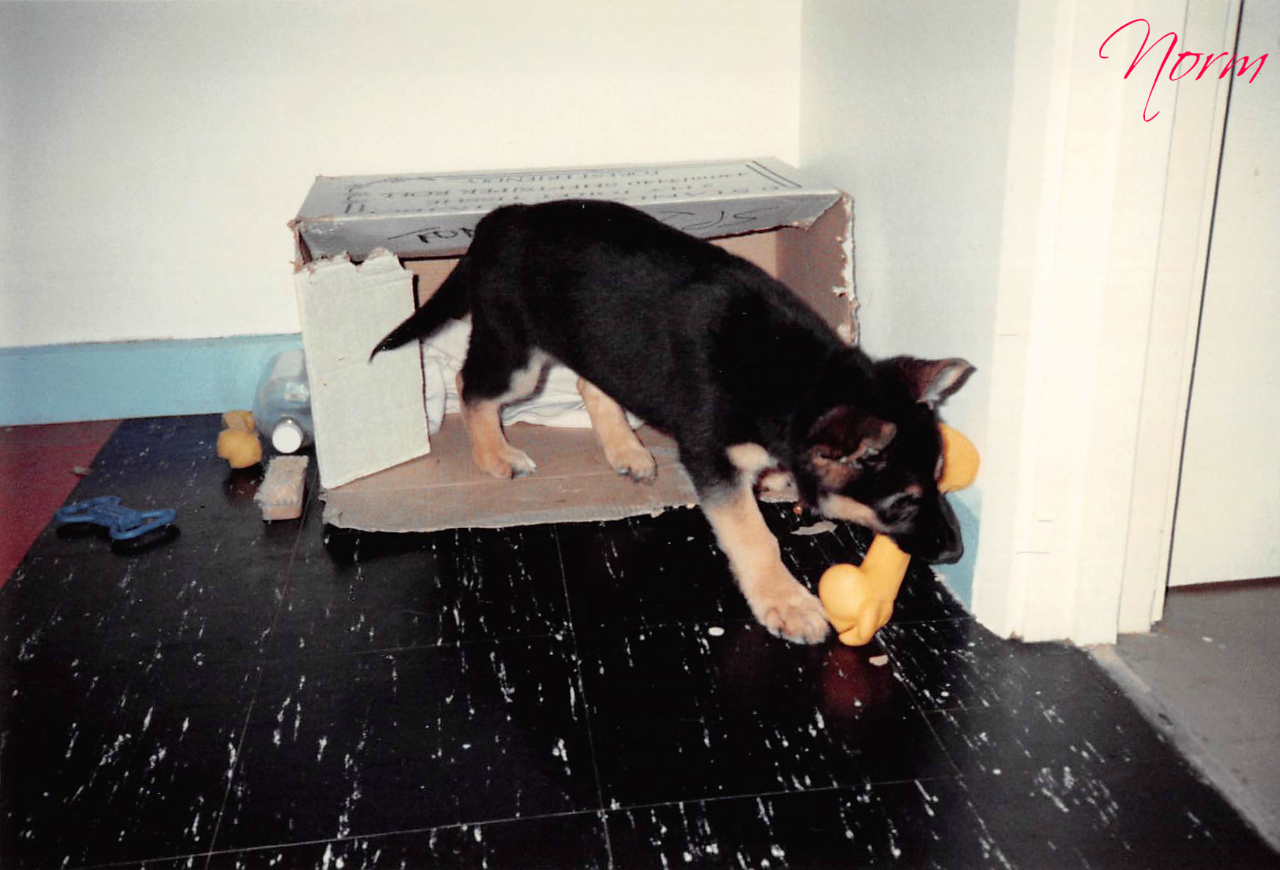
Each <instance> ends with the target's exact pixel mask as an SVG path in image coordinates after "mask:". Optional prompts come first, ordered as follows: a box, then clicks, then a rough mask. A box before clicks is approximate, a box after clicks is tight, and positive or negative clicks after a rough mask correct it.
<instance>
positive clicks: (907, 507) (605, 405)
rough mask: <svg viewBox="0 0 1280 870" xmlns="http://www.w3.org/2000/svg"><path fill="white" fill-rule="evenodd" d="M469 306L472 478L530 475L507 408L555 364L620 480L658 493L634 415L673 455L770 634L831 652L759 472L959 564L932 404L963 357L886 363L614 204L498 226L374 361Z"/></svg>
mask: <svg viewBox="0 0 1280 870" xmlns="http://www.w3.org/2000/svg"><path fill="white" fill-rule="evenodd" d="M468 312H470V313H471V318H472V321H471V322H472V333H471V345H470V348H469V349H468V352H467V358H466V361H465V363H464V364H463V366H462V371H461V372H460V373H459V377H458V381H459V383H458V386H459V392H460V395H461V397H462V419H463V422H464V423H465V425H466V428H467V432H468V434H469V435H470V438H471V442H472V451H473V457H474V459H475V462H476V464H477V465H478V466H479V467H480V468H482V469H484V470H485V471H486V472H488V473H489V474H492V475H493V476H495V477H500V478H508V477H513V476H517V475H523V474H531V473H533V471H534V469H535V465H534V462H533V460H532V459H530V458H529V456H528V455H526V454H525V453H524V452H523V451H522V450H520V449H518V448H516V447H513V446H512V445H511V444H509V443H508V442H507V440H506V438H505V436H504V435H503V431H502V424H501V420H500V417H499V411H500V409H501V408H502V406H503V405H504V404H506V403H509V402H513V401H516V400H518V399H523V398H526V397H528V396H529V395H530V394H531V393H532V392H533V391H534V390H535V389H536V387H537V384H538V381H539V376H540V374H541V372H542V369H543V367H544V366H545V365H546V364H547V362H548V360H550V359H552V358H554V359H556V360H559V361H560V362H562V363H564V364H565V365H566V366H568V367H569V368H571V369H572V370H574V371H575V372H577V373H578V374H579V376H580V380H579V382H578V387H579V390H580V392H581V393H582V398H583V401H584V402H585V404H586V408H587V411H588V413H589V414H590V417H591V421H592V424H593V427H594V429H595V432H596V435H597V436H598V439H599V441H600V443H601V445H602V446H603V448H604V451H605V455H606V457H607V458H608V461H609V463H610V464H611V465H612V466H613V468H614V469H616V470H617V471H618V472H619V473H620V474H626V475H628V476H630V477H632V478H634V479H635V480H637V481H641V482H645V481H650V480H652V479H653V476H654V473H655V463H654V459H653V457H652V455H650V453H649V452H648V451H647V450H646V449H645V447H644V445H643V444H641V443H640V440H639V439H638V438H637V437H636V434H635V433H634V432H633V431H632V429H631V427H630V426H629V425H628V423H627V419H626V414H625V412H624V411H623V408H626V409H627V410H629V411H632V412H634V413H635V414H637V415H638V416H640V417H641V418H643V419H644V420H645V421H647V422H648V423H650V424H651V425H653V426H655V427H656V428H658V429H660V430H662V431H664V432H667V433H669V434H670V435H671V437H672V438H673V439H674V440H675V441H676V443H677V445H678V446H679V451H680V461H681V463H682V464H683V466H684V468H685V470H686V471H687V472H688V474H689V476H690V478H691V479H692V481H693V484H694V486H695V488H696V489H697V493H698V497H699V501H700V503H701V506H702V510H703V512H704V513H705V514H706V517H707V520H708V521H709V522H710V524H711V527H712V529H713V530H714V532H715V535H716V540H717V542H718V543H719V545H720V549H721V550H722V551H723V552H724V554H725V555H726V556H727V557H728V560H729V565H730V568H731V569H732V572H733V576H734V578H735V579H736V580H737V583H738V585H739V587H740V588H741V590H742V593H743V594H744V595H745V596H746V599H747V602H748V603H749V604H750V606H751V610H752V612H753V613H754V614H755V616H756V618H757V619H758V620H759V621H760V623H761V624H762V625H763V626H764V627H765V628H767V629H768V630H769V631H770V632H772V633H773V634H775V635H778V636H781V637H784V638H786V639H788V640H791V641H796V642H801V643H817V642H819V641H821V640H822V639H823V638H824V637H826V635H827V628H828V626H827V620H826V617H825V615H824V613H823V610H822V605H821V604H820V603H819V601H818V599H817V598H816V597H815V596H814V595H812V594H811V593H810V592H809V591H808V590H807V589H806V588H805V587H804V586H802V585H801V584H800V583H799V582H797V581H796V579H795V578H794V577H792V576H791V573H790V572H789V571H788V570H787V568H786V567H785V566H784V565H783V563H782V560H781V558H780V551H779V547H778V542H777V540H776V539H775V538H774V537H773V535H772V534H770V532H769V530H768V528H767V527H766V525H765V522H764V519H763V517H762V516H761V514H760V510H759V508H758V506H757V504H756V500H755V497H754V495H753V492H752V484H753V481H754V480H755V478H756V477H757V476H758V475H759V474H760V473H761V472H762V471H763V470H765V469H769V468H777V467H781V468H783V469H785V470H786V471H788V472H790V473H791V474H792V475H793V477H794V478H795V483H796V488H797V491H798V492H799V496H800V499H801V501H802V503H803V504H805V505H806V506H808V507H810V508H813V509H816V510H817V511H818V512H819V513H821V514H822V515H824V516H827V517H830V518H833V519H842V520H851V521H853V522H855V523H859V524H861V525H863V526H867V527H869V528H871V529H873V530H875V531H876V532H879V533H881V534H884V535H888V536H889V537H891V538H892V539H893V540H894V541H895V542H896V543H897V544H898V545H899V546H900V547H901V548H902V549H903V550H904V551H906V552H907V553H910V554H911V555H913V556H916V557H919V558H921V559H925V560H927V561H931V562H947V561H954V560H956V559H958V558H959V557H960V555H961V553H962V546H961V541H960V531H959V526H958V524H957V522H956V518H955V515H954V514H953V513H952V512H951V509H950V507H949V506H948V505H947V503H946V502H945V501H944V500H943V498H942V497H941V496H940V495H939V493H938V489H937V483H936V482H937V478H938V475H939V473H940V471H941V464H942V455H941V449H942V445H941V441H940V436H939V434H938V417H937V408H938V405H939V404H940V403H941V402H942V401H943V400H944V399H946V398H947V397H948V396H950V395H951V394H952V393H954V392H955V391H956V390H958V389H959V388H960V387H961V386H962V385H963V384H964V382H965V381H966V380H967V379H968V377H969V376H970V375H971V374H972V373H973V371H974V369H973V366H971V365H969V363H967V362H965V361H964V360H962V359H944V360H920V359H914V358H910V357H896V358H894V359H888V360H883V361H879V362H874V361H872V360H871V359H870V358H869V357H868V356H867V355H866V354H864V353H863V352H862V351H861V350H859V349H858V348H856V347H852V346H850V345H848V344H847V343H846V342H844V341H843V340H842V339H841V338H840V337H839V336H838V335H837V334H836V333H835V331H834V330H832V329H831V328H830V327H829V326H828V325H827V324H826V323H825V322H824V321H823V320H822V319H821V318H820V317H818V315H817V314H816V313H815V312H814V311H812V310H811V309H810V308H808V307H807V306H806V305H805V304H804V303H803V302H801V301H800V300H799V299H798V298H797V297H796V296H795V295H794V294H793V293H791V292H790V291H789V290H788V289H787V288H786V287H784V286H783V285H782V284H780V283H778V282H777V281H776V280H774V279H773V278H771V277H769V276H768V275H767V274H766V273H765V272H763V271H762V270H761V269H759V268H757V267H756V266H754V265H752V264H751V263H748V262H747V261H745V260H743V259H741V258H739V257H736V256H734V255H732V254H729V253H727V252H725V251H723V250H721V249H720V248H718V247H716V246H714V245H712V244H710V243H708V242H704V241H700V240H698V239H695V238H693V237H691V236H689V235H686V234H685V233H682V232H680V231H678V230H675V229H672V228H671V227H668V226H666V225H664V224H663V223H661V222H660V221H658V220H656V219H654V218H652V217H649V216H648V215H646V214H644V213H643V212H640V211H637V210H636V209H633V208H630V207H628V206H624V205H620V204H617V203H610V202H596V201H577V200H565V201H558V202H550V203H545V204H541V205H529V206H524V205H513V206H506V207H503V208H499V209H497V210H495V211H493V212H492V213H490V214H489V215H487V216H485V217H484V218H483V219H482V220H481V221H480V223H479V225H478V226H477V227H476V230H475V235H474V237H473V240H472V242H471V246H470V249H469V250H468V251H467V253H466V255H465V256H463V258H462V259H461V260H460V261H459V262H458V265H457V266H456V267H455V269H454V271H453V273H452V274H451V275H450V276H449V278H448V279H447V280H446V281H445V282H444V284H443V285H441V287H440V288H439V290H438V291H437V292H436V293H435V295H433V296H432V297H431V298H430V299H429V300H428V301H427V302H426V304H424V305H423V306H422V307H421V308H419V309H418V311H417V312H416V313H415V314H414V315H413V316H411V317H410V318H409V319H407V320H406V321H405V322H404V323H402V324H401V325H400V326H398V327H396V328H395V329H394V330H392V332H391V333H390V334H388V335H387V337H386V338H384V339H383V340H382V341H381V342H380V343H379V344H378V346H377V347H376V348H374V350H373V354H371V356H370V358H371V359H372V356H373V355H376V354H377V353H379V352H380V351H384V350H388V349H390V348H394V347H398V346H400V345H403V344H406V343H407V342H409V341H411V340H413V339H415V338H423V337H426V336H429V335H430V334H431V333H432V332H433V331H435V330H436V329H437V328H439V327H440V326H441V325H442V324H444V323H445V322H446V321H447V320H448V319H450V318H458V317H463V316H465V315H466V314H467V313H468Z"/></svg>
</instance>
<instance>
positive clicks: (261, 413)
mask: <svg viewBox="0 0 1280 870" xmlns="http://www.w3.org/2000/svg"><path fill="white" fill-rule="evenodd" d="M253 413H254V416H255V417H257V419H258V431H260V432H261V433H262V434H264V435H266V436H267V438H268V439H269V440H270V441H271V446H272V447H274V448H275V449H276V451H277V452H279V453H297V452H298V451H299V450H301V449H302V448H303V447H306V446H307V445H308V444H310V443H311V442H312V439H313V438H314V437H315V436H314V433H315V424H314V423H312V421H311V387H310V386H309V385H308V384H307V365H306V357H304V356H303V354H302V350H301V348H298V349H294V350H286V351H283V352H281V353H278V354H276V355H275V356H274V357H272V358H271V362H269V363H268V364H267V370H266V371H265V372H264V373H263V375H262V380H261V381H260V382H259V383H258V393H257V395H256V396H255V397H254V404H253Z"/></svg>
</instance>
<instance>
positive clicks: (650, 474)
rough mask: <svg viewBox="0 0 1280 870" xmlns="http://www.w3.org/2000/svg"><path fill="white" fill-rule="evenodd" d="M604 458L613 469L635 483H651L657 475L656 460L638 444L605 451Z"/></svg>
mask: <svg viewBox="0 0 1280 870" xmlns="http://www.w3.org/2000/svg"><path fill="white" fill-rule="evenodd" d="M606 458H607V459H608V460H609V465H610V466H612V467H613V470H614V471H616V472H618V474H620V475H623V476H625V477H629V478H631V479H632V480H634V481H635V482H636V483H653V480H654V478H655V477H657V475H658V463H657V460H655V459H654V458H653V454H652V453H650V452H649V451H648V450H646V449H644V447H642V446H640V445H635V446H628V447H625V448H621V449H618V450H610V451H606Z"/></svg>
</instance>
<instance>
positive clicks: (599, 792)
mask: <svg viewBox="0 0 1280 870" xmlns="http://www.w3.org/2000/svg"><path fill="white" fill-rule="evenodd" d="M551 536H552V537H553V538H554V539H555V542H556V558H557V560H558V561H559V563H560V583H561V588H563V589H564V607H565V619H566V621H567V623H568V631H569V639H570V642H571V643H572V644H573V661H574V670H575V672H576V674H577V678H578V697H579V698H581V699H582V715H583V717H584V718H585V721H584V725H585V726H586V729H587V746H588V748H589V749H590V751H591V773H592V775H593V776H595V779H596V801H597V802H598V803H599V805H600V809H599V810H598V818H599V819H600V830H601V832H602V833H603V834H604V849H605V855H606V856H607V857H608V860H609V870H613V867H614V863H613V843H612V841H611V840H610V838H609V825H608V823H607V822H605V813H606V812H608V808H607V807H606V806H605V803H604V782H603V781H602V780H601V779H600V763H599V760H598V758H597V756H596V739H595V734H594V732H593V731H592V729H591V708H590V706H588V704H587V686H586V681H585V680H583V678H582V656H581V655H580V654H579V652H578V632H577V628H576V627H575V626H574V622H573V603H572V602H571V601H570V600H569V578H568V577H567V576H565V567H564V553H563V552H562V551H561V549H560V528H559V526H558V525H556V524H553V525H552V526H551Z"/></svg>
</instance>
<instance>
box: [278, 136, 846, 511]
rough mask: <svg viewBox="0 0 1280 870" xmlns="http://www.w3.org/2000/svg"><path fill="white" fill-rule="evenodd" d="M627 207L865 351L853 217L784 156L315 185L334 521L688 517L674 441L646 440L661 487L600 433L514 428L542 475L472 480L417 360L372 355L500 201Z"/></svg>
mask: <svg viewBox="0 0 1280 870" xmlns="http://www.w3.org/2000/svg"><path fill="white" fill-rule="evenodd" d="M569 198H588V199H609V200H616V201H619V202H624V203H628V204H630V205H634V206H636V207H637V208H640V209H642V210H644V211H647V212H648V213H650V214H652V215H654V216H655V217H657V218H659V219H660V220H662V221H664V222H666V223H668V224H670V225H672V226H675V227H677V228H679V229H682V230H684V231H686V232H689V233H691V234H692V235H696V236H699V237H701V238H707V239H711V240H712V241H713V242H715V243H716V244H719V245H721V246H723V247H725V248H727V249H729V250H731V251H733V252H734V253H736V254H738V255H740V256H743V257H745V258H746V259H748V260H751V261H752V262H755V263H756V264H757V265H759V266H761V268H763V269H764V270H765V271H767V272H769V273H770V274H771V275H773V276H775V277H777V278H778V279H779V280H781V281H782V282H783V283H784V284H786V285H787V286H788V287H790V288H791V289H792V290H793V291H795V292H796V293H797V294H798V295H799V296H801V297H802V298H803V299H805V300H806V301H807V302H808V303H809V304H810V305H811V306H812V307H813V308H814V309H815V310H817V311H818V312H819V313H820V314H821V315H822V316H823V317H824V318H825V319H826V320H827V321H828V322H829V323H831V324H832V325H833V326H835V327H836V328H837V329H838V330H839V331H840V333H841V334H842V335H843V336H845V337H846V338H847V339H848V340H850V341H854V340H856V337H857V321H856V319H855V315H856V310H857V300H856V296H855V293H854V283H853V262H852V259H853V258H852V238H853V234H852V203H851V201H850V199H849V197H848V196H846V195H845V194H844V193H842V192H841V191H839V190H837V189H836V188H834V187H832V186H830V185H828V184H824V183H822V182H820V181H816V180H814V179H811V178H808V177H806V176H805V175H804V174H803V173H801V172H800V171H799V170H797V169H795V168H794V167H791V166H788V165H787V164H785V163H782V162H781V161H778V160H774V159H756V160H739V161H718V162H707V163H690V164H678V165H677V164H663V165H654V166H615V167H590V168H579V169H553V170H521V171H506V172H479V173H475V172H471V173H448V174H423V175H395V176H351V177H343V178H330V177H320V178H317V179H316V182H315V184H314V186H313V187H312V189H311V192H310V194H309V195H308V196H307V199H306V201H305V202H304V203H303V206H302V209H301V210H300V212H299V214H298V217H297V218H296V219H295V220H294V221H293V222H292V224H291V226H292V228H293V231H294V235H295V239H296V243H297V250H298V263H297V275H296V282H295V283H296V289H297V295H298V309H299V316H300V319H301V322H302V336H303V344H304V347H305V349H306V355H307V370H308V377H309V379H310V381H311V391H312V413H313V416H314V419H315V425H316V458H317V463H318V465H319V469H320V482H321V486H322V488H323V493H322V498H323V499H324V501H325V511H324V518H325V521H326V522H328V523H331V524H333V525H336V526H340V527H344V528H357V529H367V530H379V531H434V530H438V529H443V528H454V527H459V526H473V527H475V526H481V527H503V526H511V525H524V524H531V523H542V522H554V521H570V520H595V519H616V518H621V517H625V516H633V515H636V514H644V513H654V512H657V511H660V510H663V509H665V508H667V507H671V506H676V505H687V504H692V503H693V502H694V501H695V500H696V497H695V495H694V492H693V488H692V486H691V485H690V484H689V481H688V479H687V477H685V475H684V472H683V470H682V469H681V468H680V465H679V462H678V459H677V455H676V450H675V445H674V444H673V442H672V441H671V440H670V439H669V438H666V437H665V436H663V435H662V434H660V433H658V432H655V431H654V430H652V429H649V428H648V427H644V428H642V429H641V430H640V438H641V440H642V441H644V443H645V445H646V446H647V447H649V449H650V450H651V451H652V452H653V454H654V456H655V458H656V459H657V460H658V479H657V481H656V482H655V483H654V484H653V485H640V484H635V483H632V482H631V481H629V480H626V479H622V478H619V477H618V476H617V475H616V474H615V473H614V472H613V470H612V469H611V468H610V467H609V466H608V464H607V463H606V462H605V460H604V456H603V453H602V451H601V450H600V448H599V446H598V444H597V443H596V441H595V437H594V434H593V433H592V432H591V431H589V430H577V429H559V428H552V427H543V426H534V425H528V424H523V423H520V424H515V425H513V426H509V427H507V437H508V440H510V441H511V442H512V443H513V444H516V445H518V446H520V447H521V448H522V449H524V450H526V451H527V452H528V453H529V454H530V455H531V456H532V457H533V458H534V460H535V461H536V462H537V463H538V471H537V473H536V474H534V475H533V476H531V477H527V478H520V479H517V480H512V481H499V480H495V479H493V478H490V477H488V476H487V475H485V474H484V473H483V472H481V471H479V470H478V469H476V468H475V467H474V465H473V464H472V461H471V451H470V447H469V444H468V442H467V438H466V434H465V432H464V431H463V427H462V425H461V421H460V420H458V419H457V418H456V415H450V416H449V417H447V418H446V420H445V422H444V425H443V427H442V428H441V429H440V431H439V432H438V433H437V434H436V435H435V436H434V437H432V436H430V435H429V433H428V427H427V415H426V411H425V399H424V391H425V390H426V389H427V387H428V385H427V383H426V375H425V369H424V366H423V363H422V359H421V356H420V355H418V354H413V353H411V352H407V351H396V352H392V353H385V354H380V355H379V356H378V357H377V358H376V359H375V360H374V361H373V362H372V363H370V362H369V361H368V357H369V352H370V350H371V349H372V348H373V346H374V345H375V344H376V343H377V341H378V340H379V339H380V338H381V337H382V336H383V335H384V334H386V332H387V331H389V330H390V329H391V328H392V327H393V326H395V325H396V324H397V323H399V322H400V321H401V320H403V319H404V318H405V317H407V316H408V315H409V314H410V313H411V312H412V311H413V309H414V306H415V305H417V304H421V302H422V301H424V300H425V299H427V298H428V297H429V296H430V295H431V293H432V292H434V291H435V289H436V288H437V287H438V286H439V285H440V283H441V281H443V280H444V277H445V276H446V275H448V273H449V271H450V270H451V269H452V268H453V265H454V264H455V263H456V262H457V258H458V257H459V256H460V255H461V254H462V253H463V252H464V251H465V250H466V247H467V244H468V243H469V241H470V238H471V234H472V232H473V231H474V229H475V225H476V223H477V222H478V221H479V220H480V218H481V217H483V216H484V215H485V214H487V213H488V212H489V211H491V210H492V209H494V208H496V207H497V206H499V205H504V204H507V203H513V202H523V203H535V202H546V201H550V200H556V199H569Z"/></svg>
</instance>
